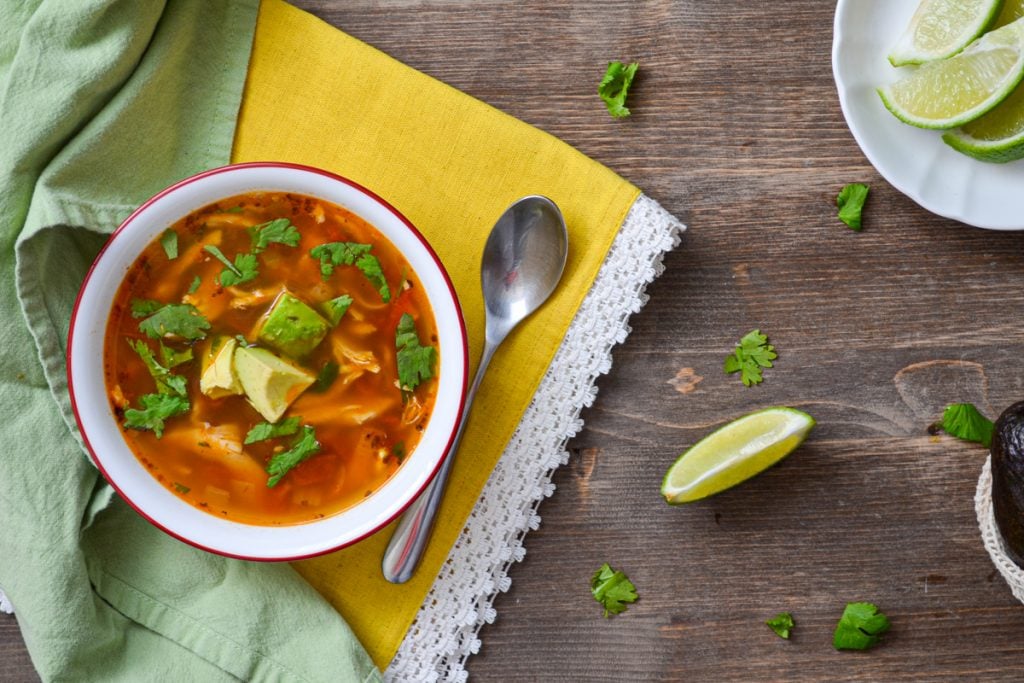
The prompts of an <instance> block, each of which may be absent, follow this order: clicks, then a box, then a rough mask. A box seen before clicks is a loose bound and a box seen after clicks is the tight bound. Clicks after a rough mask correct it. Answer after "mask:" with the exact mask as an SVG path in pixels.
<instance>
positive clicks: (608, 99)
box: [597, 62, 640, 118]
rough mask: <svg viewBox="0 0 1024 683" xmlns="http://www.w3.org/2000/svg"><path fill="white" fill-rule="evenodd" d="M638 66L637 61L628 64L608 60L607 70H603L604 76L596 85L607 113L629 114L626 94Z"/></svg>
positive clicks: (613, 114)
mask: <svg viewBox="0 0 1024 683" xmlns="http://www.w3.org/2000/svg"><path fill="white" fill-rule="evenodd" d="M639 67H640V64H639V63H638V62H633V63H632V64H630V65H629V66H626V65H625V64H623V63H622V62H608V70H607V71H605V72H604V77H603V78H602V79H601V83H600V84H599V85H598V86H597V94H598V95H600V96H601V99H602V100H604V104H605V106H606V107H607V108H608V113H609V114H611V115H612V116H614V117H615V118H623V117H626V116H629V109H627V108H626V95H627V94H628V93H629V86H630V85H632V83H633V77H634V76H636V70H637V69H638V68H639Z"/></svg>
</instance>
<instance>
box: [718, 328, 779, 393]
mask: <svg viewBox="0 0 1024 683" xmlns="http://www.w3.org/2000/svg"><path fill="white" fill-rule="evenodd" d="M776 358H778V354H776V353H775V347H774V346H772V345H771V344H769V343H768V336H767V335H764V334H761V330H751V331H750V332H748V333H747V334H746V335H744V337H743V338H742V339H740V343H739V344H737V345H736V349H735V350H734V351H733V353H732V355H731V356H729V357H727V358H726V359H725V363H724V364H723V366H722V369H723V370H724V371H725V373H726V374H727V375H728V374H732V373H734V372H739V373H740V379H741V380H743V384H744V385H745V386H748V387H749V386H752V385H754V384H760V383H761V382H762V381H763V379H764V378H763V376H762V374H761V371H762V368H770V367H772V361H773V360H775V359H776Z"/></svg>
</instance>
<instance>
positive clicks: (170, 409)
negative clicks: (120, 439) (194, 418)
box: [124, 394, 190, 439]
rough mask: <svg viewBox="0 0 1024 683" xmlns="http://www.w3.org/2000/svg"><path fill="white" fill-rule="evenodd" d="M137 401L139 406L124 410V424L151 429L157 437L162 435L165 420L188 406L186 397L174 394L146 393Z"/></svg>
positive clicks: (129, 426)
mask: <svg viewBox="0 0 1024 683" xmlns="http://www.w3.org/2000/svg"><path fill="white" fill-rule="evenodd" d="M139 403H140V404H141V406H142V407H141V408H128V409H127V410H125V411H124V426H125V427H128V428H130V429H148V430H151V431H152V432H154V433H155V434H156V438H158V439H159V438H161V437H163V435H164V422H165V421H166V420H168V419H170V418H172V417H176V416H178V415H184V414H185V413H187V412H188V410H189V408H190V405H189V402H188V399H187V398H185V397H184V396H177V395H175V394H146V395H144V396H142V397H141V398H139Z"/></svg>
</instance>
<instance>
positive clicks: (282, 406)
mask: <svg viewBox="0 0 1024 683" xmlns="http://www.w3.org/2000/svg"><path fill="white" fill-rule="evenodd" d="M234 368H235V375H236V376H237V377H238V381H239V383H240V384H241V385H242V391H243V392H244V393H245V398H246V399H248V401H249V404H250V405H252V407H253V408H255V409H256V411H257V412H258V413H259V414H260V415H262V416H263V419H265V420H266V421H267V422H277V421H278V420H279V419H280V418H281V416H282V415H284V411H286V410H288V406H290V405H291V404H292V401H294V400H295V399H297V398H298V397H299V395H300V394H301V393H302V392H303V391H305V390H306V389H307V388H309V385H310V384H312V383H313V382H314V381H315V380H316V376H315V375H314V374H313V373H311V372H308V371H307V370H304V369H302V368H300V367H297V366H295V365H292V364H291V363H289V362H288V361H286V360H284V359H282V358H279V357H278V356H275V355H274V354H273V353H271V352H270V351H268V350H267V349H261V348H248V347H245V346H240V347H238V348H237V349H235V357H234Z"/></svg>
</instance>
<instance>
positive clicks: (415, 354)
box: [395, 313, 437, 391]
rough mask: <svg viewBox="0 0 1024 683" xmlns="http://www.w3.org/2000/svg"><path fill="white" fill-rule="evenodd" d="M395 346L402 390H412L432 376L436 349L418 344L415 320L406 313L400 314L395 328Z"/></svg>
mask: <svg viewBox="0 0 1024 683" xmlns="http://www.w3.org/2000/svg"><path fill="white" fill-rule="evenodd" d="M395 348H396V349H397V350H398V353H397V354H396V360H397V362H398V383H399V384H400V385H401V387H402V390H403V391H412V390H414V389H415V388H416V387H417V386H419V384H420V383H421V382H423V381H424V380H428V379H430V378H431V377H433V376H434V362H435V361H436V360H437V349H435V348H434V347H433V346H421V345H420V339H419V336H417V334H416V322H415V321H414V320H413V317H412V316H411V315H410V314H408V313H403V314H402V317H401V318H400V319H399V321H398V327H397V328H396V329H395Z"/></svg>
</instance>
